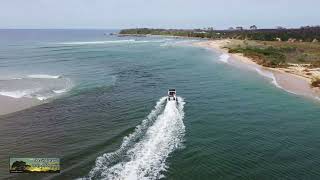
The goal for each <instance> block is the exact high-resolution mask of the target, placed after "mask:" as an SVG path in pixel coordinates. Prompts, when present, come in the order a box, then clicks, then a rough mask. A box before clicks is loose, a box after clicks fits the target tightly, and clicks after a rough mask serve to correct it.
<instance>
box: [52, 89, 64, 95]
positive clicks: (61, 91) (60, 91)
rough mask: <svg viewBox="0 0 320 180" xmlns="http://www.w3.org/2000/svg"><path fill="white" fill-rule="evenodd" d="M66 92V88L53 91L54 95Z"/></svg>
mask: <svg viewBox="0 0 320 180" xmlns="http://www.w3.org/2000/svg"><path fill="white" fill-rule="evenodd" d="M67 91H68V89H67V88H66V89H59V90H53V92H54V93H56V94H61V93H65V92H67Z"/></svg>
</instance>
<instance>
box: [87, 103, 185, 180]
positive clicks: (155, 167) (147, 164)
mask: <svg viewBox="0 0 320 180" xmlns="http://www.w3.org/2000/svg"><path fill="white" fill-rule="evenodd" d="M178 99H179V103H178V105H177V103H176V102H175V101H169V102H167V104H166V106H165V108H164V110H163V111H162V109H163V108H162V107H163V105H164V102H165V101H166V98H165V97H164V98H161V99H160V100H159V102H158V103H157V105H156V107H155V109H154V110H153V111H152V112H151V113H150V114H149V116H148V118H147V119H146V120H144V121H143V122H142V124H141V125H140V126H138V127H137V128H136V130H135V131H134V132H133V133H132V134H131V135H129V136H128V137H125V138H124V140H123V143H122V145H121V147H120V148H119V149H118V150H117V151H115V152H112V153H106V154H104V155H102V156H100V157H98V158H97V160H96V165H95V167H94V168H93V169H92V170H91V171H90V173H89V175H88V177H85V178H84V179H94V178H97V177H98V178H99V179H108V180H116V179H121V180H135V179H150V180H152V179H159V178H161V177H163V175H162V174H161V172H163V171H165V170H166V169H167V166H166V163H165V162H166V159H167V157H168V156H169V154H170V153H171V152H173V151H174V150H175V149H177V148H179V147H180V146H181V143H182V140H183V136H184V132H185V126H184V124H183V117H184V112H183V107H184V101H183V99H182V98H180V97H179V98H178ZM161 112H162V113H161ZM160 113H161V114H160ZM152 119H155V120H154V123H153V124H152V125H151V126H149V125H148V124H149V123H150V122H152ZM144 128H146V132H145V133H143V129H144ZM139 135H142V137H140V136H139ZM137 137H140V138H137ZM137 139H140V140H139V141H138V142H136V141H137ZM132 143H133V144H132ZM130 144H132V145H131V146H130ZM117 157H118V162H114V160H115V159H117Z"/></svg>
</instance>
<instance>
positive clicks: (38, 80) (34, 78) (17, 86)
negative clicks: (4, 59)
mask: <svg viewBox="0 0 320 180" xmlns="http://www.w3.org/2000/svg"><path fill="white" fill-rule="evenodd" d="M72 87H73V84H72V82H71V80H70V79H68V78H65V77H62V76H60V75H47V74H32V75H27V76H24V77H18V78H7V79H1V80H0V95H2V96H8V97H12V98H16V99H18V98H35V99H38V100H41V101H42V100H46V99H49V98H52V97H55V96H57V95H60V94H63V93H65V92H67V91H69V90H70V89H71V88H72Z"/></svg>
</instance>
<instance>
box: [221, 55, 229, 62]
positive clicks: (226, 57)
mask: <svg viewBox="0 0 320 180" xmlns="http://www.w3.org/2000/svg"><path fill="white" fill-rule="evenodd" d="M229 58H230V55H228V54H222V55H220V56H219V60H220V61H221V62H224V63H228V62H229V61H228V59H229Z"/></svg>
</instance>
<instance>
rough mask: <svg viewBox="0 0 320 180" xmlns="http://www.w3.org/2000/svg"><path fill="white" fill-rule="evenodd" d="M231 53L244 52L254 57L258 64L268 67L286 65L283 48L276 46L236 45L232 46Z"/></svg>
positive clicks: (247, 55)
mask: <svg viewBox="0 0 320 180" xmlns="http://www.w3.org/2000/svg"><path fill="white" fill-rule="evenodd" d="M229 52H230V53H242V54H243V55H244V56H246V57H250V58H252V59H254V60H255V61H256V62H257V63H258V64H261V65H263V66H266V67H281V66H286V62H285V57H286V56H285V55H284V53H283V50H281V49H278V48H274V47H266V48H261V47H251V46H247V47H236V48H230V49H229Z"/></svg>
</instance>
